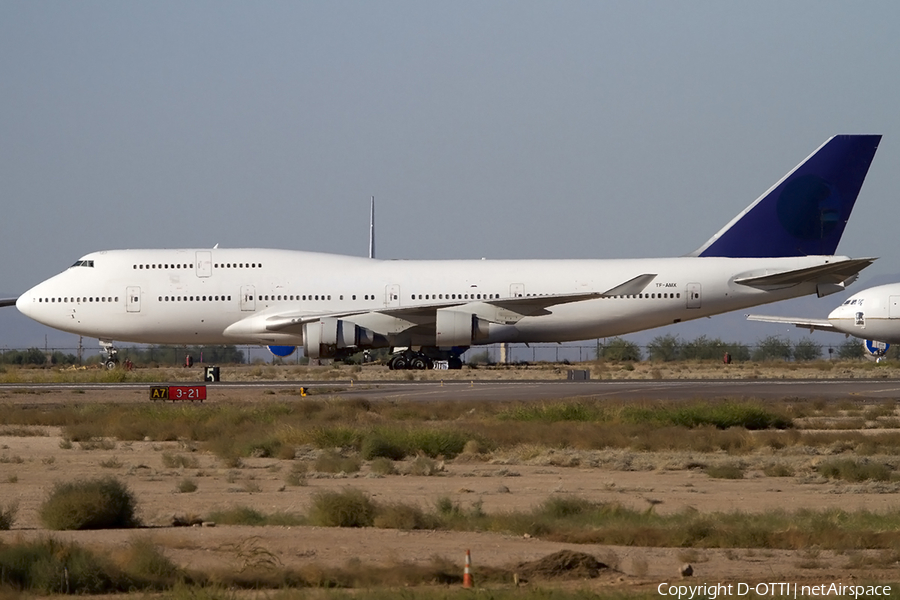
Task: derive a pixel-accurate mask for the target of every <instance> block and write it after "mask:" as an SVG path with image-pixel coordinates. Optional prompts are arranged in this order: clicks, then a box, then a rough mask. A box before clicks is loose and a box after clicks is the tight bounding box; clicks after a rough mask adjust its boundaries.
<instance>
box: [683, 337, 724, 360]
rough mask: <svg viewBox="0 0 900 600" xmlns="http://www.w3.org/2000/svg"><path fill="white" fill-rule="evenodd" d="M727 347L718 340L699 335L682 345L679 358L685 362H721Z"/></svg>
mask: <svg viewBox="0 0 900 600" xmlns="http://www.w3.org/2000/svg"><path fill="white" fill-rule="evenodd" d="M727 347H728V345H727V344H725V342H723V341H722V340H720V339H719V338H712V339H710V338H708V337H706V336H705V335H701V336H700V337H698V338H694V339H693V340H691V341H689V342H685V343H684V345H683V346H682V348H681V357H682V358H683V359H685V360H722V357H723V356H724V355H725V352H726V348H727ZM732 358H734V357H732Z"/></svg>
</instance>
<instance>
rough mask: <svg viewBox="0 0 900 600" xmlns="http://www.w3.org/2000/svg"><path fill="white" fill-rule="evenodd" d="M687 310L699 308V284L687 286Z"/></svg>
mask: <svg viewBox="0 0 900 600" xmlns="http://www.w3.org/2000/svg"><path fill="white" fill-rule="evenodd" d="M687 308H700V284H699V283H689V284H687Z"/></svg>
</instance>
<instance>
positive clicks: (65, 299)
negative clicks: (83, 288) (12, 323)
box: [38, 296, 119, 304]
mask: <svg viewBox="0 0 900 600" xmlns="http://www.w3.org/2000/svg"><path fill="white" fill-rule="evenodd" d="M118 301H119V297H118V296H115V297H112V296H100V297H99V298H98V297H96V296H89V297H87V298H68V297H63V298H38V302H48V303H49V302H60V303H73V302H77V303H78V304H81V303H82V302H118Z"/></svg>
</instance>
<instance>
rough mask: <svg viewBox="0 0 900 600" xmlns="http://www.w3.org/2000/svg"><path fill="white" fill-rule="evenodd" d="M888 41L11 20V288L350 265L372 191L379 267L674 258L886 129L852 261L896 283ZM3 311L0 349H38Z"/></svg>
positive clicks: (162, 7)
mask: <svg viewBox="0 0 900 600" xmlns="http://www.w3.org/2000/svg"><path fill="white" fill-rule="evenodd" d="M897 23H900V4H898V3H896V2H866V3H849V2H821V1H816V2H793V3H785V2H765V1H763V2H759V1H756V2H746V3H738V2H552V3H551V2H540V3H538V2H523V1H520V0H516V1H514V2H482V1H477V2H474V1H473V2H445V3H435V2H418V1H414V2H317V3H311V2H253V3H249V2H227V1H221V0H216V1H214V2H183V1H178V2H161V1H154V2H89V1H79V2H42V1H33V0H29V1H11V0H0V81H2V85H0V202H2V207H3V215H2V221H0V223H2V224H0V248H2V251H3V255H4V256H5V257H6V260H5V261H3V264H4V266H3V269H2V271H0V276H2V281H0V295H3V296H15V295H17V294H18V293H20V292H22V291H24V290H26V289H28V288H29V287H30V286H32V285H34V284H36V283H38V282H39V281H41V280H43V279H45V278H47V277H49V276H51V275H53V274H54V273H56V272H58V271H60V270H62V269H64V268H65V267H66V266H68V265H70V264H71V263H72V262H74V261H75V260H76V259H77V258H79V257H80V256H81V255H83V254H86V253H87V252H90V251H93V250H98V249H105V248H106V249H108V248H138V247H195V246H201V247H206V246H213V245H214V244H216V243H218V244H220V245H221V246H231V247H239V246H274V247H282V248H293V249H305V250H322V251H328V252H341V253H348V254H359V255H362V254H365V253H366V251H367V242H368V224H367V221H368V199H369V197H370V196H372V195H375V196H376V198H377V202H378V217H377V236H378V255H379V256H380V257H383V258H419V257H422V258H438V257H454V258H478V257H493V258H516V257H547V258H587V257H611V258H612V257H629V256H641V257H646V256H671V255H679V254H684V253H688V252H691V251H692V250H694V249H695V248H697V247H698V246H700V245H701V244H702V243H703V242H704V241H706V239H708V238H709V237H710V236H711V235H712V234H713V233H715V232H716V231H717V230H718V229H719V228H720V227H721V226H722V225H724V224H725V223H726V222H727V221H729V220H730V219H731V218H732V217H733V216H734V215H735V214H737V213H738V212H740V211H741V210H742V209H743V208H744V207H745V206H746V205H748V204H749V203H750V202H751V201H753V200H754V199H755V198H756V197H757V196H758V195H759V194H760V193H762V192H763V191H765V190H766V189H767V188H768V187H769V186H770V185H771V184H773V183H774V182H775V181H776V180H777V179H778V178H780V177H781V176H782V175H783V174H784V173H786V172H787V171H788V170H789V169H790V168H792V167H793V166H794V165H795V164H797V163H798V162H800V161H801V160H802V159H803V158H805V157H806V156H807V155H808V154H809V153H810V152H811V151H812V150H814V149H815V148H816V147H817V146H818V145H820V144H821V143H822V142H823V141H824V140H825V139H826V138H828V137H829V136H831V135H833V134H836V133H882V134H884V136H885V137H884V139H883V141H882V144H881V147H880V149H879V151H878V154H877V155H876V157H875V161H874V163H873V165H872V169H871V171H870V173H869V177H868V180H867V181H866V184H865V186H864V187H863V190H862V195H861V197H860V200H859V202H858V204H857V207H856V210H855V211H854V214H853V217H852V218H851V220H850V223H849V225H848V227H847V230H846V234H845V236H844V240H843V242H842V244H841V246H840V247H839V248H838V251H839V252H840V253H843V254H848V255H851V256H863V255H875V256H881V257H882V259H881V260H880V261H879V262H878V263H876V264H875V265H874V266H873V267H870V268H869V269H868V270H867V271H865V272H864V273H863V275H862V277H861V280H866V279H867V278H871V277H874V276H878V275H886V274H895V273H898V272H900V264H898V255H900V247H898V244H897V243H896V237H897V229H898V225H900V214H898V212H897V210H896V208H895V207H896V204H897V190H898V187H900V185H898V184H900V117H898V115H900V78H898V65H900V37H898V36H897V31H896V27H897ZM898 279H900V276H898ZM854 289H859V288H858V287H856V288H854ZM817 302H818V304H815V303H814V304H812V307H813V309H814V310H818V311H820V315H824V314H826V313H827V311H828V310H829V309H830V307H831V306H833V305H834V304H835V302H834V297H831V298H827V299H823V300H818V301H817ZM0 312H2V314H0V347H2V346H4V345H8V346H17V345H22V344H29V343H31V342H29V341H27V340H25V341H20V340H19V339H18V333H17V332H19V331H20V329H21V327H22V323H23V322H25V321H22V319H24V318H23V317H21V316H19V315H18V314H17V313H16V311H15V310H14V309H5V310H3V311H0ZM754 327H756V328H763V329H754V331H757V330H760V331H763V332H768V331H767V330H766V329H764V328H765V326H761V325H755V326H754ZM28 331H29V332H34V331H37V332H38V335H39V341H41V342H42V341H43V334H44V333H45V332H47V333H49V334H50V335H51V339H53V336H54V335H55V334H53V333H52V332H51V330H45V329H43V328H38V329H29V330H28ZM4 332H5V333H4ZM59 335H60V336H63V334H59ZM4 337H5V339H4ZM70 337H71V336H70ZM36 341H38V340H35V342H36Z"/></svg>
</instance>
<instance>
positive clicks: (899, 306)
mask: <svg viewBox="0 0 900 600" xmlns="http://www.w3.org/2000/svg"><path fill="white" fill-rule="evenodd" d="M747 319H749V320H750V321H764V322H766V323H785V324H787V325H795V326H797V327H800V328H801V329H809V330H810V332H812V331H813V330H819V331H833V332H835V333H843V334H845V335H852V336H853V337H858V338H861V339H863V340H864V342H863V343H864V346H865V349H866V352H868V353H869V354H870V355H872V356H874V357H881V356H884V353H885V352H887V349H888V347H889V346H890V344H900V283H888V284H886V285H879V286H876V287H871V288H867V289H864V290H862V291H861V292H858V293H856V294H854V295H852V296H850V297H849V298H847V299H846V300H844V302H843V303H842V304H841V305H840V306H838V307H837V308H835V309H834V310H833V311H831V313H830V314H829V315H828V318H827V319H809V318H806V319H804V318H795V317H771V316H768V315H747Z"/></svg>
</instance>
